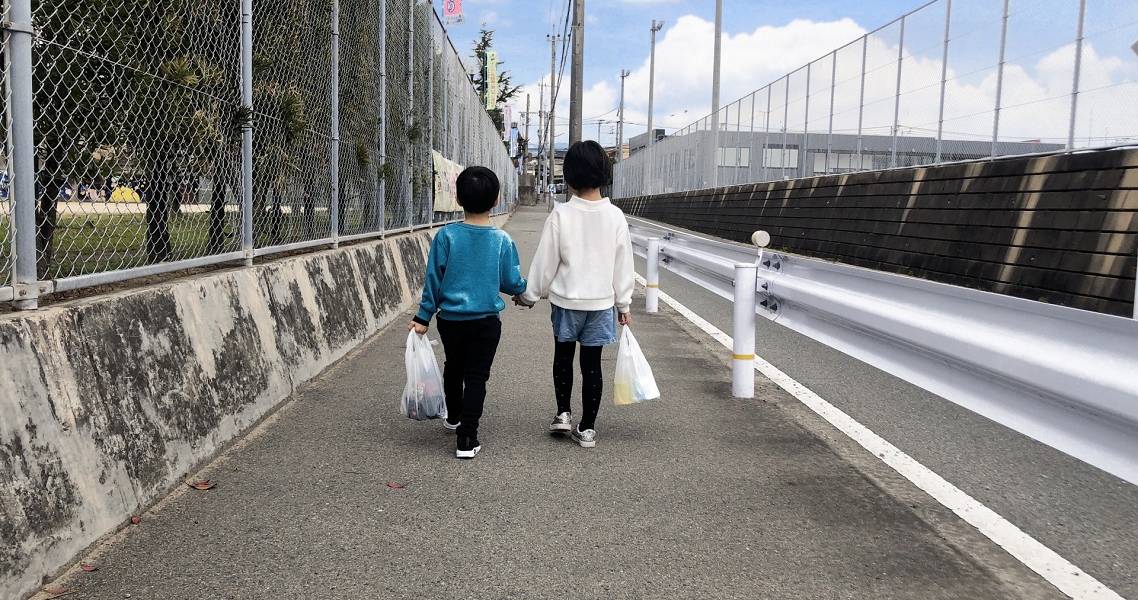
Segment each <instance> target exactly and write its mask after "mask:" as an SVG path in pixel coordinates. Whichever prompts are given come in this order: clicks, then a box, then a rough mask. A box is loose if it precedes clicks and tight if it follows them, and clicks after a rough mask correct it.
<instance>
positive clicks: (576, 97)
mask: <svg viewBox="0 0 1138 600" xmlns="http://www.w3.org/2000/svg"><path fill="white" fill-rule="evenodd" d="M572 40H573V69H572V72H571V73H570V81H569V145H573V144H574V143H576V142H579V141H581V102H582V98H583V96H582V94H583V86H584V83H585V81H584V80H585V0H573V37H572Z"/></svg>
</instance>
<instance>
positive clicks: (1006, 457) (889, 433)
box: [637, 258, 1138, 599]
mask: <svg viewBox="0 0 1138 600" xmlns="http://www.w3.org/2000/svg"><path fill="white" fill-rule="evenodd" d="M637 271H638V272H639V273H641V274H643V273H644V261H643V260H642V259H640V258H637ZM660 289H661V290H663V291H665V292H667V293H668V294H669V295H671V296H672V297H673V298H675V299H676V300H678V301H679V302H680V303H682V304H683V305H685V306H687V307H688V308H690V309H691V310H692V311H694V312H695V313H696V314H698V315H700V316H701V317H703V318H704V319H707V320H708V321H710V322H711V323H713V324H714V325H715V326H716V327H718V328H720V329H721V330H723V331H725V332H727V333H728V334H730V332H731V306H732V305H731V303H729V302H727V301H726V300H723V299H721V298H719V297H718V296H716V295H715V294H712V293H710V292H707V291H705V290H703V289H702V288H700V287H698V286H696V285H695V284H692V283H690V282H688V281H687V280H685V279H683V278H681V277H679V276H678V275H676V274H674V273H671V272H668V271H666V270H661V272H660ZM755 339H756V348H757V353H758V354H759V355H760V356H762V357H763V358H764V359H766V360H767V361H769V362H770V363H771V364H773V365H774V366H776V367H778V368H779V369H780V370H782V371H783V372H784V373H786V374H787V375H790V376H791V377H793V378H794V379H795V380H797V381H798V382H799V383H802V384H803V385H805V386H806V387H809V388H810V389H812V390H813V391H814V392H815V393H817V394H818V395H820V396H821V397H822V398H824V399H826V400H827V401H828V402H830V403H831V404H833V405H834V406H836V407H838V408H840V409H842V410H843V411H845V412H846V413H847V414H849V415H850V416H851V417H853V418H854V419H856V420H857V421H859V422H861V423H862V424H863V425H865V426H866V427H868V428H869V429H871V430H873V431H874V432H875V433H877V434H878V435H880V436H881V437H883V438H885V439H886V440H888V441H889V442H891V443H892V444H894V445H895V446H897V447H898V448H900V449H901V450H903V451H904V452H905V453H907V454H909V455H910V456H912V457H913V458H915V459H916V460H918V461H919V462H921V463H922V464H924V465H925V466H926V467H928V468H930V469H932V470H933V471H935V472H936V473H937V474H939V475H940V476H942V477H944V478H945V479H947V480H948V481H949V482H951V483H953V484H954V485H956V486H957V487H959V488H960V489H962V490H963V491H965V492H966V493H968V494H969V495H971V496H972V497H973V498H975V499H977V500H979V501H980V502H982V503H983V504H985V505H987V506H988V507H989V508H991V509H992V510H994V511H996V512H997V513H999V514H1000V515H1001V516H1003V517H1004V518H1005V519H1008V520H1009V521H1011V522H1012V523H1014V524H1015V525H1017V526H1018V527H1019V528H1020V529H1022V530H1024V531H1025V532H1027V533H1028V534H1029V535H1031V536H1032V537H1034V538H1035V539H1037V540H1039V541H1040V542H1042V543H1043V544H1044V545H1046V546H1048V547H1050V548H1051V549H1052V550H1054V551H1056V552H1057V553H1059V554H1060V555H1061V556H1063V557H1064V558H1066V559H1067V560H1068V561H1070V562H1072V563H1074V564H1075V565H1077V566H1078V567H1080V568H1082V569H1083V570H1084V571H1086V572H1087V573H1088V574H1090V575H1091V576H1093V577H1095V578H1096V579H1098V580H1099V581H1101V582H1102V583H1103V584H1105V585H1106V586H1107V587H1110V588H1111V589H1113V590H1114V591H1115V592H1117V593H1119V594H1121V595H1122V596H1123V597H1126V598H1135V599H1138V486H1134V485H1132V484H1130V483H1127V482H1125V481H1123V480H1121V479H1118V478H1117V477H1114V476H1113V475H1110V474H1108V473H1105V472H1103V471H1100V470H1098V469H1096V468H1094V467H1092V466H1090V465H1087V464H1086V463H1083V462H1081V461H1079V460H1077V459H1074V458H1071V457H1069V456H1067V455H1065V454H1063V453H1061V452H1059V451H1057V450H1054V449H1052V448H1050V447H1048V446H1045V445H1043V444H1040V443H1038V442H1036V441H1034V440H1032V439H1030V438H1028V437H1025V436H1023V435H1021V434H1019V433H1017V432H1015V431H1012V430H1011V429H1008V428H1006V427H1004V426H1002V425H1000V424H998V423H995V422H993V421H990V420H988V419H986V418H984V417H981V416H979V415H976V414H974V413H972V412H969V411H968V410H965V409H963V408H961V407H959V406H957V405H955V404H953V403H951V402H949V401H947V400H945V399H943V398H941V397H939V396H936V395H934V394H931V393H929V392H926V391H925V390H923V389H921V388H918V387H916V386H914V385H911V384H909V383H907V382H905V381H902V380H900V379H898V378H896V377H893V376H892V375H889V374H887V373H885V372H882V371H880V370H878V369H876V368H874V367H871V366H869V365H867V364H865V363H863V362H861V361H859V360H857V359H854V358H851V357H849V356H846V355H845V354H842V353H841V352H838V351H836V350H833V349H831V348H829V347H827V346H825V345H823V344H820V343H818V342H816V341H814V340H812V339H810V338H807V337H805V336H803V335H800V334H798V333H796V332H794V331H791V330H789V329H787V328H785V327H782V326H780V325H776V324H774V323H772V322H770V321H767V320H766V319H763V318H759V323H758V326H757V327H756V333H755Z"/></svg>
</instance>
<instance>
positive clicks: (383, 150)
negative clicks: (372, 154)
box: [375, 0, 388, 233]
mask: <svg viewBox="0 0 1138 600" xmlns="http://www.w3.org/2000/svg"><path fill="white" fill-rule="evenodd" d="M376 60H377V61H378V62H379V107H378V109H377V110H378V112H379V128H378V129H379V131H378V132H377V138H378V140H377V142H376V145H377V146H378V148H377V149H376V154H377V156H378V157H379V158H378V161H377V163H376V164H377V165H378V167H377V168H378V169H379V176H378V177H377V178H376V180H377V181H376V193H375V203H376V204H377V205H378V206H376V213H375V214H376V215H378V217H377V218H378V219H379V229H380V231H381V232H384V233H386V231H387V171H388V169H387V2H386V0H383V1H381V2H380V6H379V56H378V57H377V59H376Z"/></svg>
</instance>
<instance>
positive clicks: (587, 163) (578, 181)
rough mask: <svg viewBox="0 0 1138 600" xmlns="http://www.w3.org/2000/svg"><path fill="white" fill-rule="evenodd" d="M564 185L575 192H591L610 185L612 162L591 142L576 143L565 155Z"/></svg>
mask: <svg viewBox="0 0 1138 600" xmlns="http://www.w3.org/2000/svg"><path fill="white" fill-rule="evenodd" d="M562 171H563V172H564V174H565V183H566V184H568V185H569V187H571V188H573V189H575V190H592V189H596V188H602V187H605V186H606V185H610V184H612V160H610V159H609V155H608V153H607V152H605V149H604V148H601V145H600V144H598V143H596V142H594V141H593V140H584V141H581V142H577V143H576V144H573V145H572V146H570V147H569V151H568V152H566V153H565V162H564V164H563V165H562Z"/></svg>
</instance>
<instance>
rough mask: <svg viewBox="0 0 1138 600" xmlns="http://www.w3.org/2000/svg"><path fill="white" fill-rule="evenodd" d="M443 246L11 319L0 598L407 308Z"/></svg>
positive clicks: (240, 272) (238, 272)
mask: <svg viewBox="0 0 1138 600" xmlns="http://www.w3.org/2000/svg"><path fill="white" fill-rule="evenodd" d="M430 237H431V233H430V232H418V233H414V234H410V235H404V236H399V237H395V238H391V239H388V240H384V241H377V242H371V243H366V244H361V245H356V246H351V247H348V248H343V249H339V250H331V251H325V252H319V253H315V254H307V255H302V256H296V257H291V258H287V259H283V260H280V261H277V262H272V263H268V264H264V265H259V266H256V267H252V268H247V269H234V270H230V271H221V272H216V273H211V274H206V275H203V276H198V277H194V278H191V279H185V280H180V281H175V282H171V283H167V284H162V285H157V286H153V287H147V288H142V289H137V290H131V291H127V292H121V293H115V294H111V295H106V296H101V297H96V298H91V299H85V300H81V301H76V302H73V303H67V304H61V305H57V306H54V307H49V308H44V309H42V310H39V311H37V312H32V313H17V314H11V315H6V316H0V598H19V597H21V596H22V595H24V594H26V593H28V592H30V591H34V590H35V589H36V588H37V587H38V586H39V585H40V583H41V580H42V578H43V577H45V576H47V575H50V574H52V573H54V572H55V571H57V570H58V569H59V568H60V567H62V566H64V565H66V564H67V563H68V562H69V561H71V560H72V559H73V558H74V557H75V556H76V555H77V553H79V552H81V551H82V550H84V549H85V548H86V547H88V546H89V545H90V544H92V543H93V542H95V541H96V540H98V539H99V538H100V537H101V536H102V535H104V534H106V533H108V532H111V531H113V530H115V529H117V528H118V527H119V526H121V525H122V524H123V523H125V522H126V521H127V520H128V519H129V517H130V515H132V514H135V513H137V512H138V511H139V510H140V509H142V508H143V507H145V506H146V505H148V504H150V503H152V502H153V501H155V500H156V499H157V498H159V497H160V496H162V495H163V494H164V493H165V492H166V491H168V490H169V489H171V487H172V486H177V485H182V481H183V478H184V477H185V475H186V474H187V473H188V472H189V471H190V470H191V469H192V468H194V466H195V465H197V464H199V463H201V462H202V461H205V460H207V459H208V458H210V457H211V456H212V455H214V454H215V452H216V451H217V450H218V449H219V448H221V447H222V446H223V445H224V444H225V443H226V442H227V441H229V440H231V439H232V438H233V437H234V436H236V435H237V434H239V433H240V432H241V431H243V430H244V429H246V428H247V427H248V426H250V425H251V424H253V423H255V422H256V421H257V420H258V419H259V418H260V417H261V416H263V415H264V414H266V413H267V412H268V411H270V410H271V409H272V408H273V407H274V406H276V405H277V404H278V403H279V402H281V401H282V400H284V399H286V398H288V397H289V395H290V394H292V392H293V391H294V390H295V389H296V388H297V386H299V385H300V384H302V383H304V382H305V381H307V380H308V379H310V378H312V377H313V376H315V375H316V374H318V373H319V372H320V371H321V370H323V369H324V368H325V367H327V366H328V365H330V364H331V363H333V362H334V361H336V360H337V359H339V358H340V357H342V356H343V355H344V354H345V353H347V352H348V351H349V350H351V349H352V348H354V347H356V346H357V345H358V344H359V343H360V342H362V341H363V340H364V339H366V338H367V337H368V336H370V335H371V334H372V333H374V332H376V331H377V330H378V329H380V328H381V327H383V326H384V325H386V324H388V323H389V322H391V320H392V319H394V318H395V317H397V316H398V315H399V314H400V313H401V312H402V311H404V310H405V309H407V308H408V307H409V306H410V305H411V304H412V303H413V302H414V301H416V300H417V298H418V293H419V289H420V287H421V285H422V277H423V276H422V273H423V267H424V264H425V258H426V254H427V251H428V249H429V245H430ZM389 368H393V369H401V368H402V365H390V367H389ZM392 402H393V404H392V406H394V400H393V401H392ZM392 410H394V408H393V409H392Z"/></svg>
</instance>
